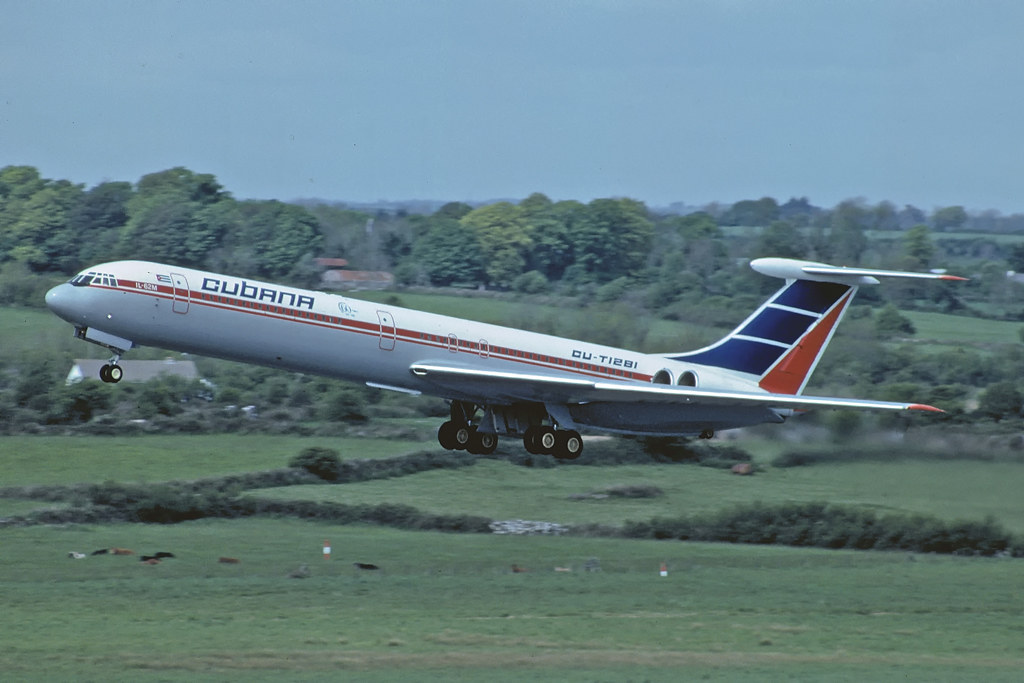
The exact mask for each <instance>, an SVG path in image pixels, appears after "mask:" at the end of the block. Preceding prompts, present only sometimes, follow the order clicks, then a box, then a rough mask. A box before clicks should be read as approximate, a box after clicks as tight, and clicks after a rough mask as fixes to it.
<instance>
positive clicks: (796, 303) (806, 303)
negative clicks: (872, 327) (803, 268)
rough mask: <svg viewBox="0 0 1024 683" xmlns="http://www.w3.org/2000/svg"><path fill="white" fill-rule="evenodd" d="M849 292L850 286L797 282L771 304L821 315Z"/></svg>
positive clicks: (777, 296) (831, 283)
mask: <svg viewBox="0 0 1024 683" xmlns="http://www.w3.org/2000/svg"><path fill="white" fill-rule="evenodd" d="M848 291H850V287H849V285H839V284H836V283H834V282H812V281H810V280H796V281H795V282H793V283H792V284H790V285H788V286H787V287H785V288H784V289H783V290H782V291H781V292H779V293H778V294H777V295H776V296H775V298H774V299H773V300H772V301H771V302H770V303H773V304H778V305H779V306H789V307H791V308H799V309H800V310H803V311H811V312H813V313H817V314H819V315H820V314H822V313H824V312H825V311H827V310H828V309H830V308H832V307H833V306H834V305H835V303H836V302H837V301H839V299H841V298H842V296H843V295H844V294H846V293H847V292H848Z"/></svg>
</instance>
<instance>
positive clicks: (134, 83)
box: [0, 0, 1024, 214]
mask: <svg viewBox="0 0 1024 683" xmlns="http://www.w3.org/2000/svg"><path fill="white" fill-rule="evenodd" d="M0 16H2V17H3V20H2V21H0V167H2V166H7V165H12V164H19V165H20V164H24V165H29V166H35V167H36V168H38V169H39V170H40V172H41V173H42V174H43V175H44V176H45V177H47V178H54V179H68V180H71V181H73V182H75V183H81V184H84V185H85V186H86V187H92V186H94V185H96V184H97V183H100V182H103V181H107V180H128V181H132V182H137V181H138V179H139V178H140V177H141V176H143V175H145V174H147V173H153V172H156V171H161V170H164V169H167V168H171V167H174V166H185V167H187V168H189V169H191V170H193V171H195V172H198V173H212V174H213V175H215V176H216V177H217V179H218V180H219V181H220V183H221V184H222V185H223V186H224V187H225V189H227V190H228V191H230V192H231V193H232V194H233V195H234V196H235V197H237V198H239V199H249V198H253V199H280V200H283V201H289V200H293V199H299V198H313V197H316V198H321V199H326V200H332V201H350V202H373V201H377V200H403V199H433V200H453V201H456V200H457V201H489V200H494V199H499V198H510V199H520V198H523V197H526V196H528V195H529V194H531V193H533V192H542V193H544V194H546V195H547V196H549V197H551V198H552V199H555V200H562V199H577V200H580V201H589V200H591V199H594V198H598V197H632V198H635V199H640V200H642V201H644V202H646V203H647V204H648V205H649V206H651V207H661V206H666V205H669V204H670V203H673V202H684V203H686V204H688V205H704V204H707V203H710V202H722V203H731V202H735V201H738V200H741V199H757V198H760V197H764V196H769V197H774V198H776V199H777V200H779V201H780V203H781V202H784V201H785V200H787V199H789V198H790V197H807V198H809V199H810V200H811V202H812V203H814V204H816V205H818V206H826V207H830V206H834V205H835V204H837V203H839V202H840V201H843V200H846V199H853V198H862V199H864V200H865V201H868V202H871V203H877V202H880V201H882V200H888V201H892V202H894V203H895V204H896V205H897V206H899V207H902V206H903V205H905V204H911V205H914V206H917V207H918V208H922V209H925V210H932V209H935V208H938V207H944V206H953V205H961V206H964V207H965V208H967V209H968V210H971V211H980V210H997V211H1000V212H1001V213H1004V214H1010V213H1019V212H1024V182H1022V179H1024V40H1021V32H1022V28H1024V3H1021V2H1017V1H1016V0H1003V1H997V0H977V1H974V2H964V1H963V0H899V1H892V0H835V1H829V2H825V1H819V0H789V1H782V0H677V1H670V0H628V1H626V0H593V1H590V2H585V1H582V0H531V1H527V0H490V1H487V2H481V1H478V0H422V1H414V0H393V1H387V0H370V1H362V0H334V1H316V0H297V1H293V2H264V1H262V0H247V1H244V2H243V1H241V0H232V1H225V0H202V1H201V2H200V1H186V0H179V1H169V0H148V1H144V2H143V1H131V2H129V1H120V2H114V1H110V0H90V1H89V2H75V1H72V0H64V1H56V0H33V1H32V2H20V1H18V0H0Z"/></svg>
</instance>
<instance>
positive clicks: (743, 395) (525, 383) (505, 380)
mask: <svg viewBox="0 0 1024 683" xmlns="http://www.w3.org/2000/svg"><path fill="white" fill-rule="evenodd" d="M409 370H410V372H412V374H413V375H415V376H417V377H419V378H422V379H423V380H424V381H426V382H429V383H431V384H433V385H435V386H437V387H441V388H443V389H445V390H447V391H449V392H452V393H454V394H457V395H459V396H468V397H475V398H476V399H477V400H479V401H480V402H489V403H494V402H506V401H507V402H513V401H539V402H545V403H548V402H551V403H562V404H572V403H599V402H614V403H658V404H662V405H671V404H676V405H681V406H682V405H712V406H713V405H718V406H749V407H757V406H759V407H767V408H786V409H791V410H809V409H812V408H848V409H854V410H925V411H933V412H939V413H941V412H943V411H942V410H940V409H939V408H935V407H933V406H929V405H924V404H922V403H894V402H890V401H873V400H868V399H859V398H831V397H826V396H802V395H796V396H794V395H789V394H769V393H767V392H764V393H759V392H739V391H710V390H707V389H693V388H690V387H678V386H669V385H664V384H639V383H636V384H633V383H626V382H595V381H592V380H587V379H576V378H567V377H557V376H553V375H539V374H527V373H518V372H499V371H491V370H479V369H475V368H469V367H459V366H451V365H440V364H436V363H416V364H414V365H412V366H410V368H409Z"/></svg>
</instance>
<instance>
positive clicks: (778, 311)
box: [667, 258, 964, 394]
mask: <svg viewBox="0 0 1024 683" xmlns="http://www.w3.org/2000/svg"><path fill="white" fill-rule="evenodd" d="M750 266H751V268H753V269H754V270H756V271H758V272H759V273H764V274H765V275H771V276H773V277H781V278H785V279H786V284H785V285H784V286H783V287H782V289H780V290H779V291H777V292H776V293H775V294H773V295H772V297H771V298H770V299H768V301H766V302H765V303H764V304H762V305H761V307H760V308H758V309H757V310H756V311H754V313H753V314H752V315H751V316H750V317H749V318H747V319H746V320H744V321H743V323H741V324H740V326H739V327H737V328H736V329H735V330H733V331H732V332H730V333H729V334H728V335H727V336H726V337H724V338H723V339H721V340H720V341H718V342H716V343H715V344H712V345H711V346H708V347H705V348H703V349H699V350H697V351H693V352H691V353H683V354H672V355H669V356H667V357H668V358H671V359H672V360H678V361H683V362H688V363H696V364H699V365H707V366H711V367H716V368H722V369H725V370H731V371H734V372H739V373H743V374H746V375H749V376H750V379H752V380H756V381H757V383H758V385H759V386H760V387H761V388H762V389H764V390H765V391H769V392H771V393H774V394H799V393H801V392H802V391H803V389H804V386H806V384H807V380H808V379H810V376H811V373H813V372H814V368H815V367H816V366H817V365H818V361H819V360H820V358H821V354H822V353H823V352H824V351H825V348H826V347H827V346H828V343H829V342H830V341H831V340H832V335H833V334H835V331H836V327H837V326H838V325H839V321H840V320H842V318H843V314H844V313H845V312H846V310H847V308H849V306H850V302H852V301H853V297H854V296H855V295H856V293H857V288H858V287H859V286H861V285H871V284H877V283H878V280H877V279H876V278H877V277H905V278H927V279H934V280H963V279H964V278H960V277H955V276H952V275H946V274H944V273H905V272H902V271H891V270H871V269H866V268H839V267H836V266H830V265H828V264H825V263H813V262H810V261H797V260H793V259H781V258H763V259H755V260H754V261H751V263H750Z"/></svg>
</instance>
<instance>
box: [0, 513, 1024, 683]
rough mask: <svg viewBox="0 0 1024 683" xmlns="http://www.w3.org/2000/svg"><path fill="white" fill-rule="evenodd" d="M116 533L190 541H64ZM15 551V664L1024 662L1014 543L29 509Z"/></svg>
mask: <svg viewBox="0 0 1024 683" xmlns="http://www.w3.org/2000/svg"><path fill="white" fill-rule="evenodd" d="M325 541H328V542H330V544H331V550H332V554H331V556H330V559H324V556H323V553H322V547H323V543H324V542H325ZM115 544H117V545H131V546H133V547H135V548H137V549H138V550H140V551H143V550H147V551H154V550H157V549H160V550H166V551H170V552H174V553H175V555H176V557H175V558H173V559H168V560H165V561H164V562H162V563H161V564H160V565H158V566H146V565H143V564H141V563H139V562H138V561H136V560H135V558H133V557H121V556H111V555H106V556H96V557H89V558H88V559H85V560H70V559H67V558H64V557H62V555H63V553H64V552H66V551H67V550H70V549H75V548H77V549H80V550H84V551H88V550H89V549H90V548H93V547H106V546H109V545H115ZM3 549H4V557H5V560H4V562H3V563H2V564H0V586H2V589H3V593H4V618H3V619H2V620H0V647H2V650H0V673H2V674H3V675H4V677H5V678H6V679H7V680H57V679H65V680H67V679H71V680H98V679H101V678H111V677H113V678H116V679H121V680H124V679H130V680H225V679H228V678H232V679H236V678H238V677H241V678H244V679H245V680H268V681H269V680H322V679H325V678H332V679H339V680H358V681H385V680H474V681H483V680H488V681H493V680H497V681H519V680H566V681H595V680H596V681H630V680H651V681H673V680H680V679H681V678H685V679H693V678H706V679H712V680H779V679H789V680H821V679H823V678H828V679H830V680H894V679H897V678H898V679H900V680H987V681H991V680H1007V681H1009V680H1019V672H1020V670H1021V667H1024V642H1022V639H1021V625H1020V624H1021V616H1022V611H1024V608H1022V598H1024V595H1022V589H1024V581H1022V579H1021V572H1020V567H1019V566H1018V563H1017V562H1014V561H1000V560H982V559H968V558H954V557H932V556H905V555H903V554H895V553H855V552H828V551H809V550H794V549H789V548H762V547H738V546H727V545H714V544H681V543H674V544H667V543H662V542H656V541H618V540H599V539H580V538H552V537H509V536H487V535H473V536H463V535H442V534H436V533H428V532H420V533H414V532H399V531H393V530H387V529H375V528H366V527H336V526H330V525H321V524H311V523H301V522H295V521H275V520H263V521H252V520H249V521H232V522H219V521H218V522H194V523H187V524H180V525H175V526H136V525H132V526H127V525H118V526H113V527H71V528H28V529H7V530H5V531H4V532H3ZM225 554H230V555H232V556H234V557H237V558H238V559H240V562H239V563H238V564H221V563H219V562H217V558H218V557H219V556H221V555H225ZM353 561H360V562H374V563H376V564H378V565H379V566H380V567H381V569H380V570H379V571H376V572H362V573H360V572H359V571H358V570H356V569H355V568H354V567H353V566H352V564H351V562H353ZM588 563H590V565H592V566H594V565H597V566H599V568H600V569H599V571H589V572H588V571H584V570H583V567H584V566H585V565H587V564H588ZM663 563H664V565H665V567H666V570H667V573H668V576H666V577H662V576H660V568H661V566H662V564H663ZM303 564H305V565H307V567H308V578H304V579H295V578H289V574H290V573H292V572H294V571H295V570H296V569H297V568H298V567H299V566H300V565H303ZM512 564H516V565H517V566H519V567H522V568H525V569H527V570H528V571H526V572H522V573H513V572H512V571H511V570H510V567H511V565H512ZM555 567H562V568H567V569H572V570H573V571H571V572H556V571H554V568H555Z"/></svg>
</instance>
